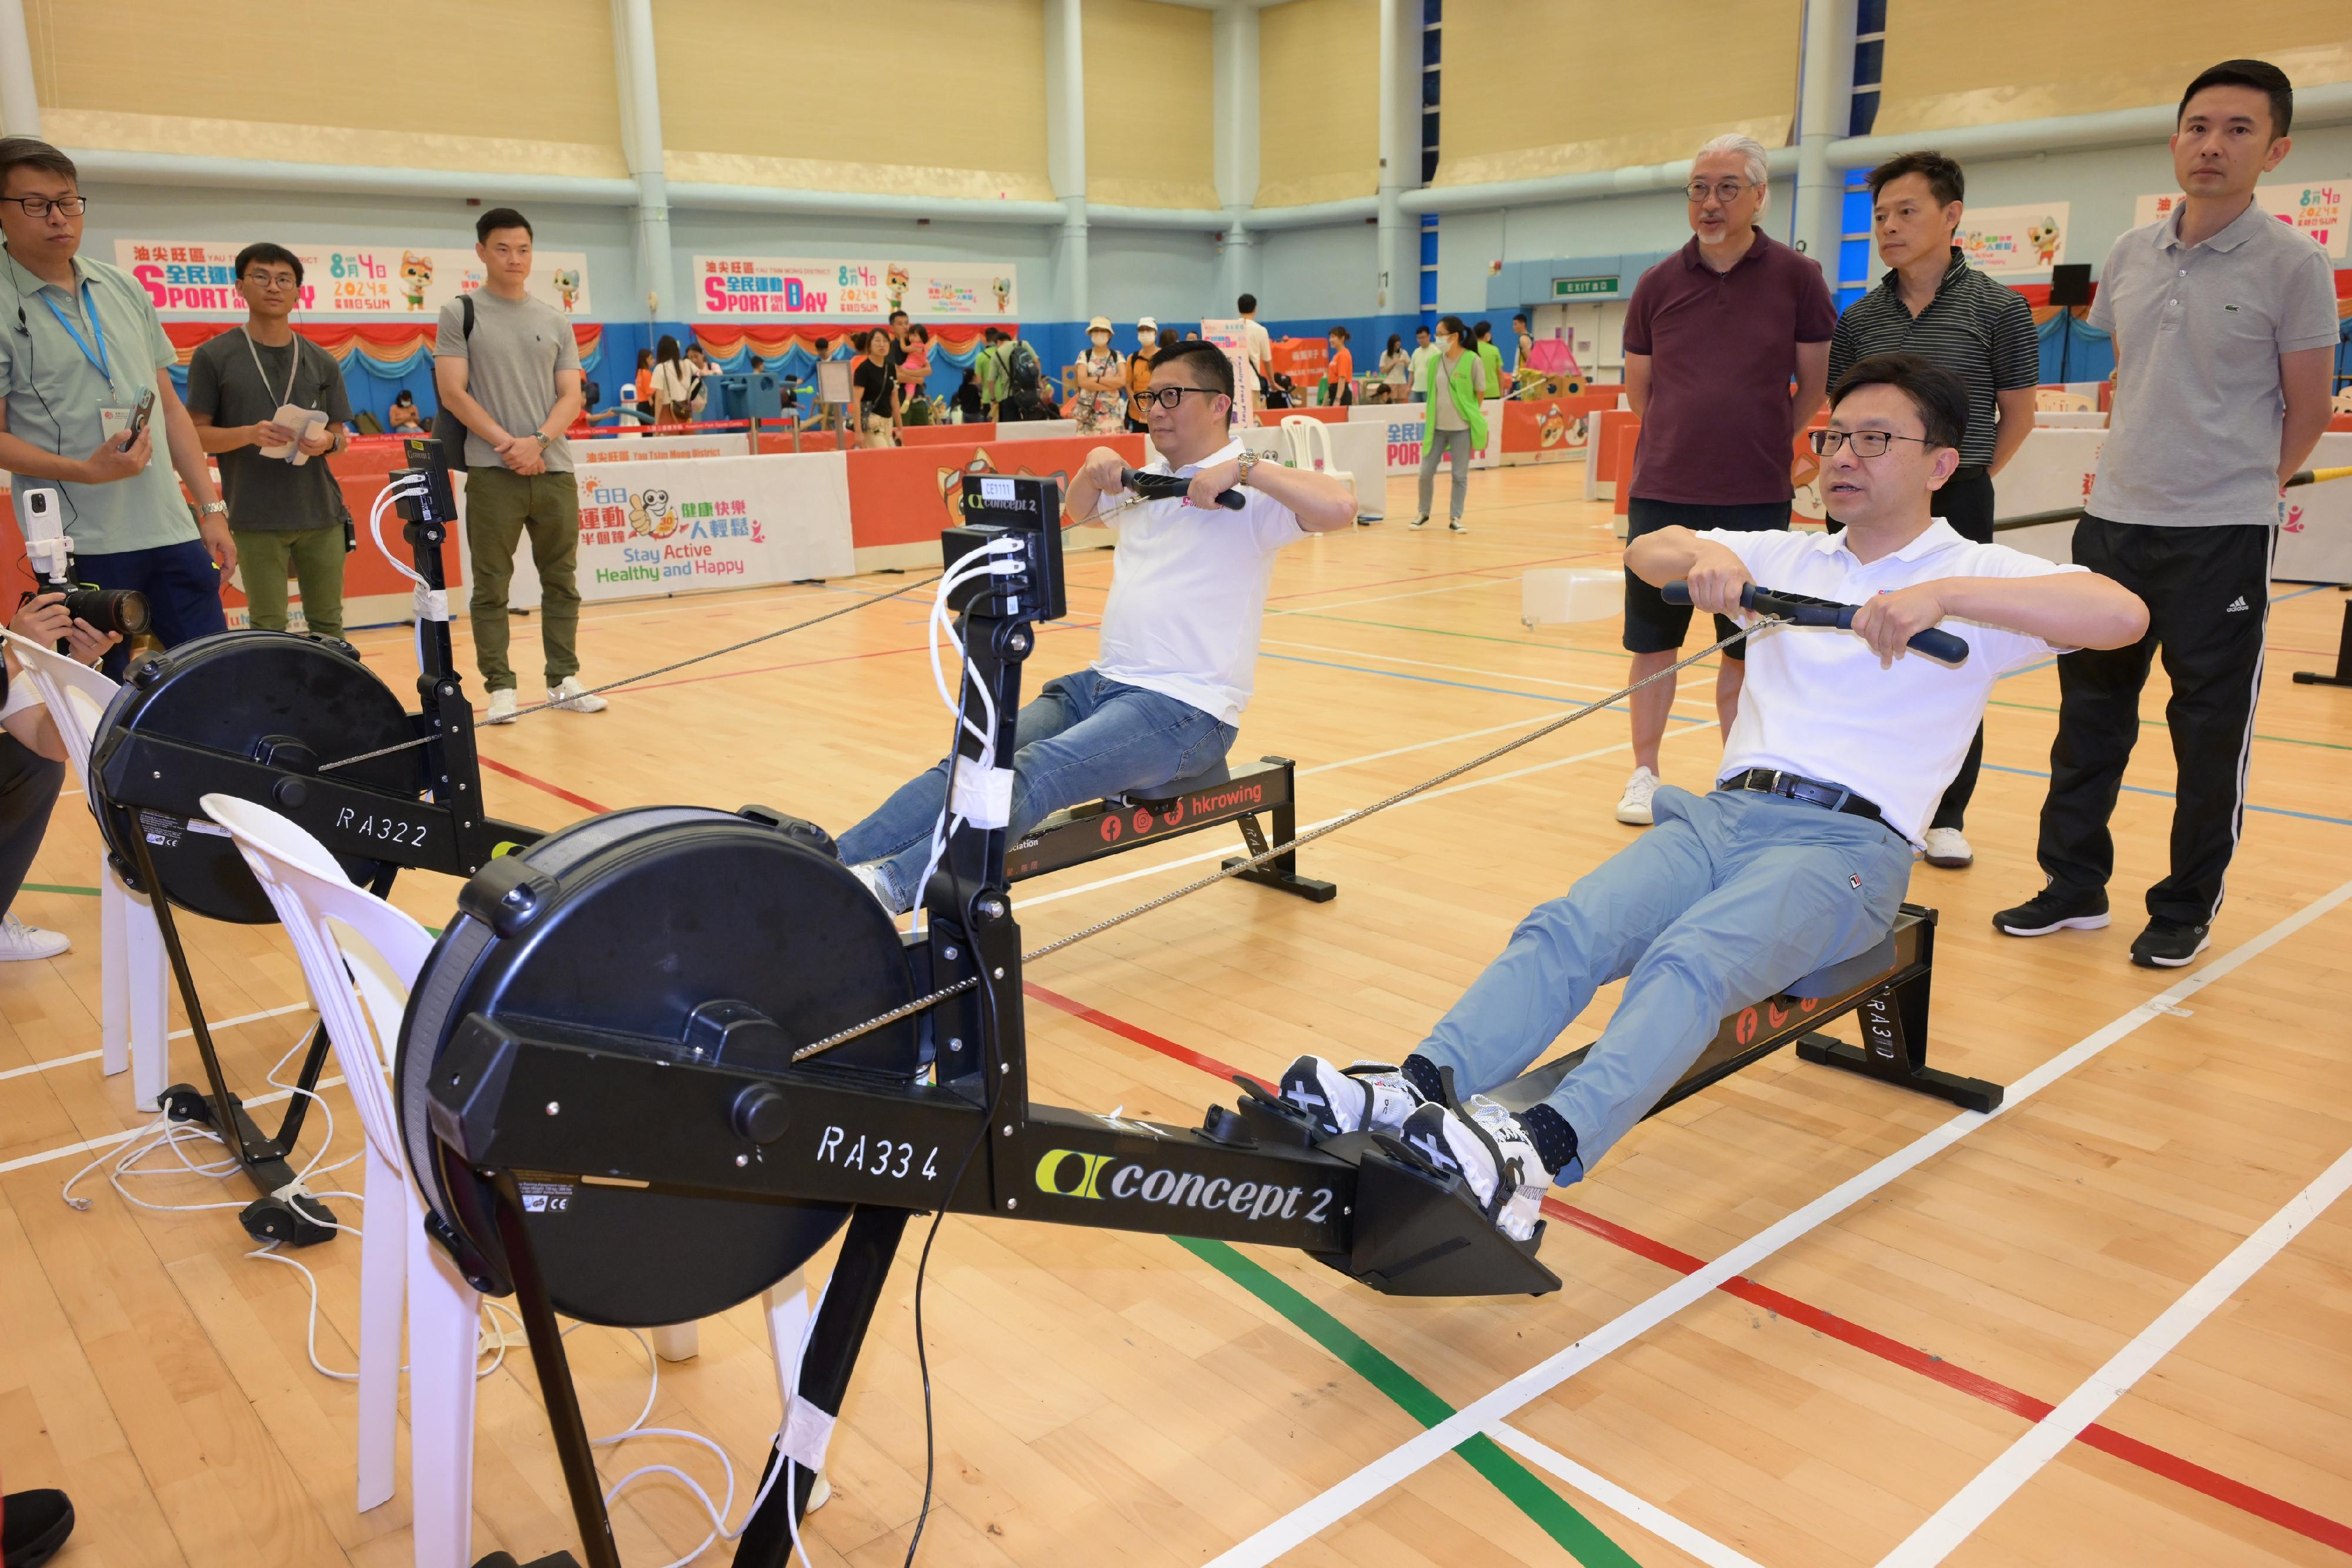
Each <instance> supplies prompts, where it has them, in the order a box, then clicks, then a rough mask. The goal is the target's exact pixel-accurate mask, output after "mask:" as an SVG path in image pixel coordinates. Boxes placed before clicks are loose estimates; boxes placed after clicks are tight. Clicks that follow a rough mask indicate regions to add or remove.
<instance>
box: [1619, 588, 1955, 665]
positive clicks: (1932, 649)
mask: <svg viewBox="0 0 2352 1568" xmlns="http://www.w3.org/2000/svg"><path fill="white" fill-rule="evenodd" d="M1659 593H1660V594H1661V595H1663V596H1664V599H1665V601H1666V602H1667V603H1669V604H1688V603H1689V602H1690V601H1691V596H1690V584H1689V583H1687V582H1670V583H1667V584H1666V585H1665V586H1664V588H1662V589H1660V590H1659ZM1739 604H1740V608H1741V609H1743V610H1753V611H1755V612H1757V613H1758V614H1759V615H1778V616H1780V618H1781V619H1782V620H1784V621H1788V622H1792V623H1793V624H1795V625H1799V626H1834V627H1836V628H1837V629H1838V630H1839V631H1841V632H1846V631H1851V630H1853V615H1854V612H1855V611H1856V610H1858V609H1860V608H1861V606H1859V605H1854V604H1840V603H1838V602H1837V601H1835V600H1830V599H1815V598H1813V597H1812V596H1811V595H1810V594H1803V593H1783V592H1780V591H1777V590H1774V589H1769V588H1759V587H1757V586H1756V585H1755V584H1754V583H1752V582H1751V583H1749V584H1748V585H1747V586H1746V587H1744V588H1742V589H1741V590H1740V591H1739ZM1911 649H1912V651H1913V652H1914V653H1925V654H1926V655H1927V657H1928V658H1931V659H1933V660H1935V661H1936V662H1937V664H1950V665H1953V666H1955V667H1958V665H1961V664H1967V663H1968V661H1969V645H1968V643H1966V642H1965V641H1963V640H1962V639H1960V638H1958V637H1956V636H1954V635H1953V634H1952V633H1951V632H1947V631H1945V630H1944V629H1943V628H1942V627H1940V626H1930V627H1928V628H1927V630H1926V631H1925V632H1918V633H1916V634H1915V635H1914V636H1913V637H1912V639H1911Z"/></svg>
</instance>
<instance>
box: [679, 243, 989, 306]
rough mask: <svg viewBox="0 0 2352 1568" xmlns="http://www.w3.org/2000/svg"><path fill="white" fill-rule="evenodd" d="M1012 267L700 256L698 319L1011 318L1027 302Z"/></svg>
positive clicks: (697, 259)
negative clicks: (892, 314) (904, 315)
mask: <svg viewBox="0 0 2352 1568" xmlns="http://www.w3.org/2000/svg"><path fill="white" fill-rule="evenodd" d="M1013 277H1014V274H1013V264H1012V263H1011V262H1009V261H1002V262H997V261H979V262H929V261H924V262H912V261H805V260H797V259H793V258H791V257H784V256H696V257H695V258H694V313H695V314H696V315H697V316H724V317H732V318H738V319H741V318H758V317H771V318H787V317H795V316H833V317H850V318H858V317H872V318H874V319H877V320H879V319H884V318H886V317H887V316H888V315H889V314H890V312H891V311H893V310H904V311H905V312H906V313H907V314H908V315H909V316H911V317H913V318H914V319H916V320H918V321H929V320H938V319H953V318H955V317H959V316H986V317H996V316H1003V317H1011V316H1013V315H1015V314H1016V313H1018V311H1019V309H1020V299H1019V298H1018V296H1017V294H1016V292H1015V290H1014V287H1013Z"/></svg>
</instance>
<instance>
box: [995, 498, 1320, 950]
mask: <svg viewBox="0 0 2352 1568" xmlns="http://www.w3.org/2000/svg"><path fill="white" fill-rule="evenodd" d="M1230 493H1231V492H1228V494H1230ZM1297 789H1298V780H1297V764H1296V763H1294V762H1293V761H1291V760H1290V758H1287V757H1266V758H1260V759H1259V760H1257V761H1256V762H1254V763H1249V764H1246V765H1244V767H1243V768H1240V769H1239V770H1238V771H1235V770H1234V769H1232V768H1227V767H1226V766H1225V764H1224V762H1223V760H1222V759H1221V760H1219V761H1218V762H1217V764H1216V765H1215V766H1214V767H1213V768H1207V769H1204V770H1203V771H1202V772H1199V773H1195V774H1192V775H1191V776H1190V777H1188V778H1183V779H1173V780H1171V781H1170V782H1169V783H1166V784H1161V785H1159V786H1156V787H1155V788H1152V789H1130V790H1129V791H1128V792H1127V793H1126V794H1124V795H1114V796H1112V797H1110V798H1109V799H1108V800H1097V801H1091V802H1089V803H1087V804H1086V805H1082V806H1073V807H1071V808H1070V809H1069V810H1065V811H1056V812H1055V813H1054V814H1053V815H1052V816H1050V817H1048V818H1046V819H1045V821H1042V822H1040V823H1038V824H1037V825H1036V827H1034V828H1033V829H1032V830H1030V831H1029V832H1028V834H1027V835H1026V836H1024V838H1023V839H1022V840H1021V841H1020V842H1018V843H1016V844H1014V845H1013V848H1012V849H1011V850H1010V851H1009V852H1007V853H1006V855H1005V857H1004V875H1005V880H1007V881H1008V882H1020V881H1022V880H1023V879H1024V878H1027V877H1033V876H1044V875H1045V873H1047V872H1055V871H1066V870H1067V869H1068V868H1069V867H1071V866H1074V865H1084V864H1086V863H1087V862H1088V861H1097V860H1100V859H1102V858H1103V857H1104V856H1105V855H1115V854H1118V852H1121V851H1122V850H1132V849H1139V848H1141V847H1142V846H1143V845H1145V844H1151V843H1159V842H1160V841H1164V840H1167V839H1180V838H1182V837H1183V836H1184V835H1185V834H1187V833H1197V832H1199V831H1201V830H1202V829H1203V828H1213V827H1215V826H1216V825H1217V824H1218V823H1220V822H1236V821H1237V822H1239V823H1240V824H1241V830H1242V845H1243V847H1244V849H1246V850H1247V851H1248V855H1247V857H1246V858H1247V859H1251V860H1255V859H1258V858H1259V857H1261V856H1263V855H1264V854H1265V852H1266V851H1267V849H1268V848H1269V847H1270V846H1271V844H1286V843H1288V842H1289V841H1291V840H1293V839H1295V838H1297V836H1298V796H1297ZM1260 811H1265V812H1268V813H1270V814H1271V815H1272V817H1273V819H1274V837H1273V839H1272V840H1271V841H1269V840H1268V839H1267V838H1266V836H1265V830H1264V829H1262V828H1260V827H1259V826H1258V820H1257V814H1258V813H1259V812H1260ZM1224 863H1225V864H1226V865H1227V866H1233V865H1236V864H1239V863H1240V858H1236V859H1234V860H1228V861H1226V862H1224ZM1236 880H1238V881H1242V882H1254V883H1258V884H1259V885H1260V886H1263V887H1271V888H1275V889H1277V890H1279V891H1280V892H1283V893H1288V894H1297V896H1298V897H1300V898H1303V899H1306V900H1307V902H1309V903H1310V904H1328V903H1329V902H1330V901H1331V900H1332V899H1333V898H1335V897H1337V896H1338V895H1339V889H1338V888H1336V887H1334V886H1332V885H1331V883H1328V882H1318V881H1316V880H1315V879H1314V878H1313V877H1306V876H1301V875H1299V874H1298V857H1297V854H1296V853H1291V854H1281V855H1276V857H1275V858H1274V859H1272V860H1271V861H1268V862H1266V863H1265V864H1264V865H1262V866H1259V867H1258V868H1256V869H1255V870H1254V871H1245V872H1242V873H1239V875H1238V877H1237V878H1236Z"/></svg>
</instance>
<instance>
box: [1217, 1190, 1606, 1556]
mask: <svg viewBox="0 0 2352 1568" xmlns="http://www.w3.org/2000/svg"><path fill="white" fill-rule="evenodd" d="M1171 1239H1172V1240H1173V1241H1174V1242H1175V1243H1176V1245H1178V1246H1179V1247H1181V1248H1183V1249H1185V1250H1186V1251H1188V1252H1190V1253H1192V1256H1194V1257H1195V1258H1198V1259H1200V1260H1201V1261H1202V1262H1203V1263H1206V1264H1207V1265H1209V1267H1211V1268H1212V1269H1214V1270H1217V1272H1219V1273H1221V1274H1223V1276H1224V1277H1225V1278H1226V1279H1228V1280H1231V1281H1233V1282H1234V1284H1236V1285H1239V1286H1240V1287H1241V1288H1242V1289H1243V1290H1244V1291H1248V1292H1249V1293H1250V1294H1251V1295H1253V1296H1255V1297H1256V1298H1257V1299H1258V1300H1259V1301H1264V1302H1265V1304H1266V1305H1267V1306H1269V1307H1272V1308H1273V1309H1274V1310H1275V1311H1276V1312H1280V1313H1281V1314H1282V1315H1283V1317H1285V1318H1286V1319H1287V1320H1288V1321H1289V1322H1290V1324H1291V1326H1292V1327H1294V1328H1296V1329H1297V1330H1298V1331H1299V1332H1301V1333H1304V1334H1306V1335H1307V1338H1309V1339H1311V1340H1313V1341H1314V1342H1315V1343H1317V1344H1319V1345H1321V1346H1322V1347H1323V1348H1324V1349H1325V1350H1328V1351H1329V1352H1330V1353H1331V1354H1333V1355H1336V1356H1338V1357H1339V1359H1340V1360H1341V1361H1343V1362H1345V1363H1346V1364H1348V1365H1349V1367H1350V1368H1352V1369H1353V1370H1354V1371H1355V1372H1356V1373H1357V1374H1359V1375H1360V1376H1362V1378H1363V1379H1364V1381H1366V1382H1367V1383H1370V1385H1372V1386H1373V1387H1374V1388H1377V1389H1379V1390H1380V1391H1381V1393H1382V1394H1384V1395H1386V1396H1388V1397H1389V1398H1390V1399H1391V1400H1393V1401H1394V1402H1395V1403H1396V1405H1397V1406H1399V1407H1400V1408H1401V1409H1402V1410H1403V1411H1404V1413H1405V1414H1406V1415H1408V1416H1412V1418H1413V1419H1414V1420H1416V1421H1418V1422H1420V1423H1421V1424H1422V1426H1423V1427H1434V1426H1436V1425H1437V1424H1438V1423H1439V1422H1441V1421H1443V1420H1444V1419H1446V1418H1447V1417H1448V1416H1453V1415H1454V1414H1455V1412H1454V1406H1451V1405H1448V1404H1447V1403H1446V1402H1445V1401H1444V1400H1443V1399H1441V1398H1439V1397H1438V1396H1437V1393H1436V1391H1435V1390H1434V1389H1433V1388H1431V1387H1430V1386H1429V1385H1427V1384H1425V1383H1423V1382H1422V1381H1421V1380H1420V1379H1419V1378H1417V1377H1415V1376H1413V1375H1412V1374H1411V1373H1410V1372H1407V1371H1406V1370H1405V1369H1404V1368H1403V1367H1402V1366H1399V1365H1398V1364H1396V1363H1395V1362H1393V1361H1391V1360H1390V1359H1389V1358H1388V1357H1387V1356H1386V1355H1384V1354H1381V1352H1380V1351H1378V1350H1376V1349H1374V1348H1373V1347H1372V1346H1371V1345H1370V1343H1367V1342H1366V1341H1365V1340H1364V1338H1363V1336H1362V1335H1360V1334H1359V1333H1356V1331H1355V1330H1353V1329H1351V1328H1349V1326H1348V1325H1347V1324H1345V1323H1343V1322H1340V1321H1339V1319H1338V1318H1335V1317H1333V1316H1332V1315H1331V1314H1330V1313H1329V1312H1325V1311H1324V1310H1323V1309H1322V1308H1321V1307H1319V1306H1317V1305H1316V1304H1315V1303H1314V1302H1313V1301H1309V1300H1307V1297H1305V1296H1304V1295H1302V1294H1300V1293H1299V1291H1297V1288H1296V1287H1294V1286H1292V1285H1291V1284H1289V1283H1288V1282H1287V1281H1284V1280H1282V1279H1280V1278H1278V1277H1277V1276H1276V1275H1275V1274H1274V1273H1273V1272H1271V1271H1270V1270H1267V1269H1266V1268H1265V1266H1264V1265H1263V1264H1260V1263H1257V1262H1255V1261H1254V1260H1251V1259H1249V1258H1245V1257H1244V1256H1243V1255H1242V1254H1241V1253H1239V1252H1237V1251H1235V1250H1234V1249H1233V1248H1231V1247H1229V1246H1227V1245H1226V1244H1225V1243H1223V1242H1222V1241H1202V1240H1198V1239H1194V1238H1192V1237H1189V1236H1178V1237H1172V1238H1171ZM1454 1452H1455V1453H1457V1454H1459V1455H1461V1456H1462V1457H1463V1458H1465V1459H1466V1460H1468V1461H1469V1463H1470V1468H1471V1469H1475V1470H1476V1471H1477V1472H1478V1473H1479V1474H1480V1475H1482V1476H1484V1477H1485V1478H1486V1480H1487V1482H1488V1483H1489V1484H1490V1485H1492V1486H1493V1487H1494V1488H1495V1490H1497V1491H1499V1492H1501V1493H1502V1494H1503V1495H1504V1496H1505V1497H1507V1498H1508V1499H1510V1500H1511V1501H1513V1502H1514V1503H1516V1504H1517V1505H1518V1508H1519V1511H1520V1512H1522V1513H1524V1514H1526V1515H1527V1516H1528V1519H1530V1520H1532V1521H1535V1523H1536V1525H1537V1526H1538V1528H1539V1529H1541V1530H1542V1531H1543V1532H1544V1533H1545V1534H1547V1535H1549V1536H1550V1537H1551V1538H1552V1540H1553V1541H1555V1542H1559V1546H1560V1548H1561V1550H1563V1551H1565V1552H1568V1553H1569V1555H1570V1556H1571V1557H1574V1558H1575V1559H1576V1560H1577V1561H1578V1562H1579V1563H1583V1564H1585V1565H1586V1568H1640V1564H1639V1563H1635V1562H1634V1560H1633V1556H1632V1554H1631V1553H1629V1552H1627V1551H1626V1550H1625V1549H1624V1548H1623V1547H1622V1546H1620V1545H1618V1544H1617V1543H1616V1542H1613V1541H1612V1540H1610V1539H1609V1537H1608V1536H1606V1535H1604V1534H1602V1533H1601V1527H1600V1526H1599V1525H1597V1524H1595V1523H1593V1522H1592V1521H1591V1520H1589V1519H1587V1518H1585V1517H1584V1515H1582V1514H1581V1513H1579V1512H1578V1511H1576V1510H1575V1509H1574V1508H1573V1507H1571V1506H1570V1504H1569V1502H1568V1500H1566V1499H1565V1498H1562V1497H1561V1496H1560V1495H1559V1493H1558V1492H1556V1491H1554V1490H1551V1488H1550V1487H1549V1486H1546V1485H1545V1484H1544V1483H1543V1482H1542V1481H1541V1480H1538V1479H1537V1478H1536V1476H1535V1473H1534V1472H1533V1471H1531V1470H1529V1469H1528V1468H1527V1467H1526V1466H1524V1465H1522V1464H1520V1463H1519V1461H1518V1460H1517V1459H1515V1458H1512V1457H1511V1456H1510V1455H1508V1454H1507V1453H1505V1452H1504V1451H1503V1449H1502V1448H1501V1447H1500V1445H1498V1444H1496V1441H1495V1440H1494V1439H1493V1438H1492V1437H1487V1436H1486V1434H1485V1433H1484V1432H1480V1433H1477V1434H1475V1436H1473V1437H1467V1438H1465V1439H1464V1440H1463V1441H1462V1442H1461V1443H1460V1444H1458V1445H1456V1447H1455V1448H1454Z"/></svg>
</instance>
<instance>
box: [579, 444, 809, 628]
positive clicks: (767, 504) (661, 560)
mask: <svg viewBox="0 0 2352 1568" xmlns="http://www.w3.org/2000/svg"><path fill="white" fill-rule="evenodd" d="M844 458H845V454H842V453H819V454H813V455H808V456H804V457H798V458H793V459H792V460H791V461H782V460H779V459H776V458H771V457H749V456H744V457H678V458H653V459H650V460H647V461H645V462H635V463H614V464H605V465H598V466H596V467H593V468H583V469H581V470H580V471H579V472H578V473H577V475H576V476H575V477H576V479H577V481H578V484H579V486H580V569H579V571H580V575H579V581H580V596H581V597H582V598H583V599H589V600H597V599H635V598H642V597H644V596H645V595H646V594H651V593H677V592H688V591H693V590H696V589H705V588H745V587H751V586H754V585H757V584H760V583H768V582H789V581H793V580H799V579H806V578H816V577H844V576H847V575H848V574H849V572H850V571H851V570H852V569H853V566H854V561H853V559H852V551H851V548H850V541H849V528H848V521H849V487H848V479H847V465H846V463H845V461H844ZM827 459H830V461H827Z"/></svg>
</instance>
